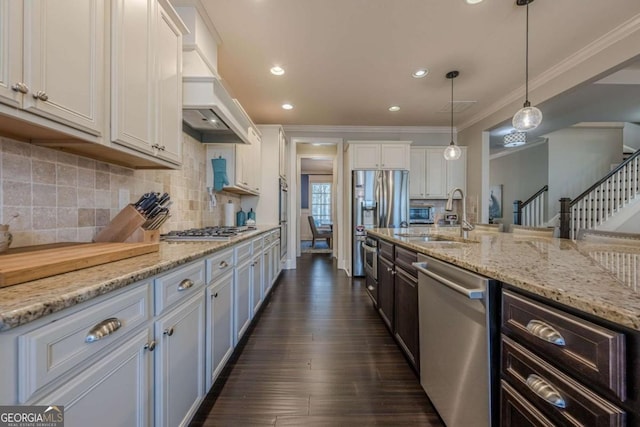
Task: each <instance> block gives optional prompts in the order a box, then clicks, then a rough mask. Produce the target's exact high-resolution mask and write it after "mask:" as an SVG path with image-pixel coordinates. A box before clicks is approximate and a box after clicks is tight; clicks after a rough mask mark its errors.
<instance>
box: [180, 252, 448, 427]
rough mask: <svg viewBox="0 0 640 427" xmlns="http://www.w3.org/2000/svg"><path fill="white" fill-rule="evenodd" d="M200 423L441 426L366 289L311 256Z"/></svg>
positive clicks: (285, 286) (196, 422) (276, 292)
mask: <svg viewBox="0 0 640 427" xmlns="http://www.w3.org/2000/svg"><path fill="white" fill-rule="evenodd" d="M191 425H192V426H250V425H251V426H261V425H264V426H266V425H270V426H274V425H275V426H309V425H312V426H354V425H359V426H369V425H398V426H442V425H443V424H442V421H441V420H440V418H439V417H438V415H437V414H436V413H435V410H434V409H433V406H431V403H430V402H429V400H428V399H427V397H426V395H425V393H424V391H423V390H422V388H421V386H420V383H419V381H418V378H417V377H416V374H415V373H414V372H413V370H412V369H411V368H410V367H409V364H408V363H407V361H406V360H405V358H404V356H403V355H402V353H401V352H400V350H399V349H398V347H397V345H396V343H395V342H394V340H393V338H392V337H391V335H390V334H389V332H388V331H387V330H386V328H385V326H384V325H383V322H382V321H381V320H380V318H379V316H378V314H377V313H376V312H375V310H374V309H373V307H372V304H371V300H370V299H369V297H368V295H367V294H366V292H365V291H364V281H363V280H353V281H352V280H351V279H350V278H349V277H347V276H346V274H344V272H343V271H338V270H337V269H336V267H335V264H334V263H333V262H332V259H331V257H330V255H328V254H303V256H302V257H301V258H300V259H299V262H298V268H297V269H296V270H287V271H283V272H282V275H281V277H280V280H279V282H278V284H277V285H276V286H275V288H274V289H273V291H272V295H271V298H270V300H269V301H268V302H267V305H266V306H265V307H264V309H263V310H262V312H261V314H260V317H259V318H258V319H257V322H255V324H254V326H253V328H252V329H251V330H249V331H248V332H247V335H246V336H245V338H244V339H243V342H241V343H240V346H239V347H238V349H237V350H236V352H235V353H234V356H233V357H232V359H231V360H230V362H229V363H228V365H227V367H226V368H225V370H224V371H223V372H222V373H221V375H220V377H219V378H218V380H217V382H216V384H215V385H214V387H213V388H212V389H211V391H210V392H209V395H208V396H207V398H206V399H205V401H204V402H203V404H202V406H201V407H200V410H199V411H198V414H196V416H195V417H194V419H193V421H192V423H191Z"/></svg>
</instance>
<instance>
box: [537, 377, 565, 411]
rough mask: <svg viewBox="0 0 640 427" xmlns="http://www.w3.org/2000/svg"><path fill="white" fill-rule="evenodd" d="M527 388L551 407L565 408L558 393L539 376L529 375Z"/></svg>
mask: <svg viewBox="0 0 640 427" xmlns="http://www.w3.org/2000/svg"><path fill="white" fill-rule="evenodd" d="M527 386H528V387H529V388H530V389H531V391H532V392H534V393H535V394H537V395H538V396H539V397H541V398H542V399H544V400H546V401H547V402H549V403H551V404H552V405H553V406H555V407H558V408H565V407H566V406H567V404H566V403H565V401H564V399H563V397H562V395H561V394H560V392H558V390H556V389H555V388H554V387H553V386H552V385H551V384H549V383H548V382H546V381H545V380H543V379H542V378H540V377H539V376H537V375H535V374H531V375H529V376H528V377H527Z"/></svg>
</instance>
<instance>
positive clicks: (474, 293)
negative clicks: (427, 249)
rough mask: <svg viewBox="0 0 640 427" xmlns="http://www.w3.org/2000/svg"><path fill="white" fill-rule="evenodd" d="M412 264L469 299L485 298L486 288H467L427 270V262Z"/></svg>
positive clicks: (421, 271)
mask: <svg viewBox="0 0 640 427" xmlns="http://www.w3.org/2000/svg"><path fill="white" fill-rule="evenodd" d="M412 265H413V266H414V267H415V268H417V269H418V271H419V272H420V273H423V274H426V275H427V276H429V277H431V278H432V279H434V280H436V281H437V282H439V283H442V284H443V285H445V286H446V287H448V288H450V289H451V290H453V291H456V292H458V293H460V294H462V295H464V296H466V297H467V298H469V299H483V298H484V289H482V288H478V289H467V288H465V287H464V286H460V285H458V284H457V283H455V282H452V281H451V280H448V279H445V278H444V277H442V276H439V275H437V274H435V273H434V272H432V271H429V270H427V263H426V262H414V263H412Z"/></svg>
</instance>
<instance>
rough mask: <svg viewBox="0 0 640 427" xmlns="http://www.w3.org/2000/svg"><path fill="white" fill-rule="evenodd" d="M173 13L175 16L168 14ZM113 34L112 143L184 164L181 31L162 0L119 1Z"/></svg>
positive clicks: (116, 7)
mask: <svg viewBox="0 0 640 427" xmlns="http://www.w3.org/2000/svg"><path fill="white" fill-rule="evenodd" d="M169 12H171V13H169ZM111 15H112V30H111V45H112V46H111V52H112V57H111V61H112V73H111V140H112V141H113V142H114V143H116V144H119V145H123V146H125V147H128V148H131V149H134V150H136V151H139V152H142V153H144V154H147V155H151V156H155V157H158V158H160V159H163V160H167V161H169V162H171V163H175V164H180V163H181V161H182V149H181V147H182V136H181V132H182V115H181V114H182V72H181V71H182V31H183V30H182V27H178V26H177V24H176V22H180V21H179V18H177V15H176V14H175V11H173V9H171V6H170V5H168V4H165V7H164V8H163V7H162V6H161V5H160V4H158V1H157V0H145V1H126V0H116V1H114V3H113V4H112V13H111Z"/></svg>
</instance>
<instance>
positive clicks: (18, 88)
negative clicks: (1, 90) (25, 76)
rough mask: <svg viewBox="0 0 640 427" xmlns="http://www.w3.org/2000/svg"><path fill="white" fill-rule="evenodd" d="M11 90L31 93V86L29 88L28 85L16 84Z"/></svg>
mask: <svg viewBox="0 0 640 427" xmlns="http://www.w3.org/2000/svg"><path fill="white" fill-rule="evenodd" d="M11 89H12V90H13V91H14V92H20V93H29V86H27V85H26V84H24V83H22V82H18V83H16V84H14V85H12V86H11Z"/></svg>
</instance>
